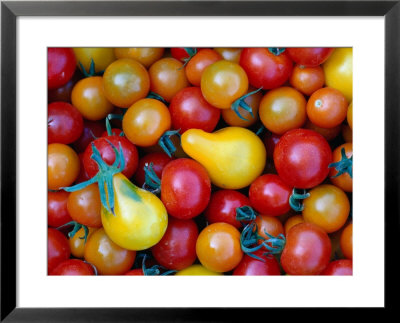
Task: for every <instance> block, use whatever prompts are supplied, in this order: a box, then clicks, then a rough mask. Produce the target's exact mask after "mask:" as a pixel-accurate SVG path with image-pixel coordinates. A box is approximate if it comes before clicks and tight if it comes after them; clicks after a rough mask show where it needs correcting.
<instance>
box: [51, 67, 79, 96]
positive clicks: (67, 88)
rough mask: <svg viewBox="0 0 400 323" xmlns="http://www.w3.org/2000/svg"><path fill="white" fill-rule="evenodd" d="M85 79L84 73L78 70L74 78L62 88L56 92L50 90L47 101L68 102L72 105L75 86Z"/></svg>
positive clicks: (55, 90)
mask: <svg viewBox="0 0 400 323" xmlns="http://www.w3.org/2000/svg"><path fill="white" fill-rule="evenodd" d="M82 77H83V75H82V73H81V72H80V71H79V69H77V70H76V71H75V73H74V75H73V76H72V78H71V79H70V80H69V81H68V82H67V83H66V84H64V85H63V86H60V87H58V88H56V89H54V90H48V92H47V101H48V102H49V103H51V102H59V101H62V102H68V103H71V93H72V89H73V88H74V86H75V84H76V83H77V82H78V81H79V80H81V79H82Z"/></svg>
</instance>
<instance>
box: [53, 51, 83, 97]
mask: <svg viewBox="0 0 400 323" xmlns="http://www.w3.org/2000/svg"><path fill="white" fill-rule="evenodd" d="M75 69H76V59H75V54H74V51H73V50H72V48H48V49H47V82H48V83H47V87H48V88H49V90H52V89H56V88H58V87H60V86H63V85H65V84H67V83H68V81H69V80H70V79H71V78H72V76H73V75H74V72H75Z"/></svg>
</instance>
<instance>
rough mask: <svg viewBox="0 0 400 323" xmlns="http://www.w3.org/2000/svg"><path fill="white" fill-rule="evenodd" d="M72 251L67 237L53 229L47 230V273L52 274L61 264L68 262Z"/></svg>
mask: <svg viewBox="0 0 400 323" xmlns="http://www.w3.org/2000/svg"><path fill="white" fill-rule="evenodd" d="M70 255H71V249H70V247H69V242H68V239H67V237H66V236H64V235H63V234H62V233H61V232H60V231H58V230H56V229H52V228H48V229H47V273H51V272H52V271H53V269H54V268H56V267H57V265H58V264H59V263H61V262H62V261H64V260H67V259H68V258H69V257H70Z"/></svg>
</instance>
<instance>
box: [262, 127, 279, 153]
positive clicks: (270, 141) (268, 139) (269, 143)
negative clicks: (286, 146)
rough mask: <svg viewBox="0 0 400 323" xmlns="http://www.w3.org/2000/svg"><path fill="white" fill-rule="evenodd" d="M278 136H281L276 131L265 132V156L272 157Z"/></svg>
mask: <svg viewBox="0 0 400 323" xmlns="http://www.w3.org/2000/svg"><path fill="white" fill-rule="evenodd" d="M280 138H281V136H280V135H277V134H276V133H273V132H270V133H267V134H266V135H265V137H264V145H265V148H266V149H267V157H268V158H269V159H272V158H273V156H274V150H275V146H276V144H277V143H278V141H279V139H280Z"/></svg>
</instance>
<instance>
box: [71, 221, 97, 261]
mask: <svg viewBox="0 0 400 323" xmlns="http://www.w3.org/2000/svg"><path fill="white" fill-rule="evenodd" d="M88 229H89V234H88V236H87V237H86V241H87V240H89V238H90V236H91V235H92V234H93V232H96V231H97V230H98V229H99V228H92V227H88ZM84 237H85V230H84V229H83V228H80V229H79V230H78V231H77V232H76V233H75V234H74V236H73V237H72V238H69V239H68V241H69V246H70V248H71V254H72V255H73V256H74V257H76V258H83V256H84V251H85V245H86V243H85V239H84Z"/></svg>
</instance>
